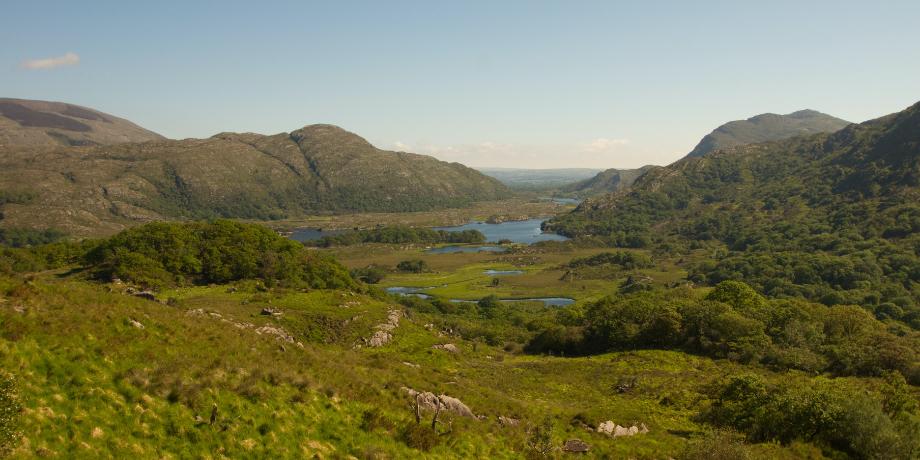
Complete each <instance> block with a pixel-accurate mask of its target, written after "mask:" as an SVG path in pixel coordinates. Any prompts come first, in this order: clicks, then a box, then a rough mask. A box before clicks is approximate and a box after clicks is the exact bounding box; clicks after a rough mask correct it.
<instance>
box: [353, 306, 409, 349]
mask: <svg viewBox="0 0 920 460" xmlns="http://www.w3.org/2000/svg"><path fill="white" fill-rule="evenodd" d="M402 316H403V312H402V310H400V309H398V308H391V309H389V310H387V321H386V322H385V323H381V324H378V325H376V326H374V329H378V331H377V332H374V335H372V336H371V338H370V339H364V341H365V343H367V346H368V347H371V348H375V347H382V346H384V345H386V344H388V343H390V340H393V336H392V335H391V334H390V332H391V331H393V329H396V328H397V327H398V326H399V318H401V317H402ZM355 318H358V317H357V316H356V317H355ZM354 348H361V346H360V345H357V346H355V347H354Z"/></svg>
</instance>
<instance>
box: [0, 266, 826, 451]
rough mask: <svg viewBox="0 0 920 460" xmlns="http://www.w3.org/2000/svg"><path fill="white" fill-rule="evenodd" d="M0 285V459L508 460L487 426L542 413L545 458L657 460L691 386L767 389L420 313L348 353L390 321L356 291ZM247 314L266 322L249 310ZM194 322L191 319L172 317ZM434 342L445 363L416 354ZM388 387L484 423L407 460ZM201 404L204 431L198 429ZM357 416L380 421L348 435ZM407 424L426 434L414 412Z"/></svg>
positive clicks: (509, 437)
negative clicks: (264, 329)
mask: <svg viewBox="0 0 920 460" xmlns="http://www.w3.org/2000/svg"><path fill="white" fill-rule="evenodd" d="M476 269H478V267H476ZM518 276H523V275H518ZM504 278H512V276H507V277H504ZM0 284H2V286H0V287H2V289H0V293H2V294H3V296H4V297H3V299H2V300H3V301H2V302H0V335H2V340H0V363H2V365H3V367H4V368H5V369H6V370H8V371H10V372H12V373H13V374H14V375H15V376H16V377H17V381H18V385H19V389H20V392H21V395H22V402H23V405H24V406H25V407H26V408H27V410H26V411H25V412H24V413H23V414H22V431H23V440H22V442H21V443H20V444H19V445H18V446H17V450H16V452H15V454H14V458H31V457H33V456H35V455H51V454H52V453H56V454H57V455H58V456H59V457H62V458H100V457H102V458H106V457H108V458H128V457H130V458H162V457H166V458H222V457H226V458H269V457H270V458H304V457H310V456H313V455H315V454H319V455H320V456H321V457H322V458H352V457H354V458H384V457H386V458H418V457H426V458H520V457H521V456H522V454H523V452H525V451H526V447H525V442H524V441H525V434H524V431H523V430H522V429H521V428H511V427H508V428H501V427H500V426H499V425H498V424H497V423H496V420H497V417H498V416H500V415H503V416H510V417H514V418H521V419H523V420H524V423H525V424H526V422H527V421H528V420H534V419H536V418H537V417H538V416H539V415H540V414H543V413H550V414H552V415H553V416H554V417H555V419H556V420H557V422H558V426H557V431H556V434H555V438H554V440H555V443H556V444H557V445H559V446H561V444H562V442H563V441H564V440H565V439H570V438H573V437H577V438H580V439H583V440H585V441H586V442H588V443H589V444H591V445H592V453H593V455H595V456H596V457H597V458H605V456H606V458H627V457H632V458H668V457H674V456H675V455H677V454H678V453H679V452H680V451H681V449H683V446H684V445H685V443H686V442H687V438H688V437H689V436H691V435H695V434H700V433H703V432H704V431H705V427H702V426H700V425H698V424H696V423H695V422H694V421H693V416H694V414H695V413H696V409H697V407H696V405H695V404H696V398H697V397H698V395H697V394H696V393H695V392H694V390H695V389H696V388H698V387H699V385H700V384H702V383H703V382H706V381H708V380H710V379H712V378H717V377H719V376H722V375H725V374H728V373H732V372H742V371H747V370H750V369H755V371H757V372H760V373H762V374H764V375H766V376H768V377H770V378H781V376H775V375H773V374H771V373H770V372H768V371H767V370H766V369H761V368H747V367H741V366H738V365H736V364H732V363H731V362H728V361H725V360H712V359H709V358H706V357H699V356H694V355H689V354H686V353H681V352H676V351H634V352H618V353H608V354H604V355H598V356H593V357H559V356H554V357H553V356H528V355H520V354H516V353H513V352H506V351H504V350H503V349H502V348H499V347H490V346H487V345H484V344H482V343H473V342H468V341H465V340H463V339H461V338H457V337H449V336H446V337H439V336H438V331H437V330H434V331H429V330H426V328H425V327H424V325H425V324H426V323H429V322H432V321H433V320H432V319H431V318H428V317H426V316H425V315H421V314H416V315H415V316H414V317H412V318H405V317H404V318H402V319H401V321H400V324H399V326H398V327H397V328H396V329H394V330H393V331H392V335H393V340H392V342H390V343H389V344H387V345H386V346H384V347H381V348H375V349H367V348H360V349H357V350H352V349H351V346H352V343H353V341H352V338H359V337H369V336H370V335H371V334H373V333H374V331H375V329H374V326H375V325H376V324H379V323H381V322H383V321H384V319H385V317H386V315H387V313H388V310H390V309H393V308H394V307H397V308H398V306H397V305H394V304H392V303H389V302H386V301H380V300H375V299H372V298H370V297H367V296H366V295H362V294H361V293H355V295H354V296H352V295H351V293H350V292H337V291H318V290H317V291H311V292H296V291H285V290H281V289H276V290H271V291H265V292H262V291H260V290H258V289H257V288H256V287H255V284H254V283H252V284H251V285H249V284H247V283H241V284H240V285H238V286H234V287H235V288H236V289H237V291H236V292H228V291H230V290H232V289H229V288H230V287H228V286H216V287H193V288H182V289H178V290H169V291H163V292H160V293H158V294H157V297H158V298H159V299H160V300H166V299H168V298H172V299H173V303H174V304H175V302H178V306H177V307H170V306H166V305H163V304H161V303H159V302H152V301H147V300H143V299H139V298H135V297H130V296H126V295H122V294H119V293H118V292H117V291H116V292H113V293H109V292H107V291H108V288H109V287H116V286H114V285H96V284H90V283H85V282H78V281H70V280H67V279H63V280H61V279H57V278H56V277H55V276H52V275H51V274H48V275H46V276H43V277H40V278H39V280H38V281H35V282H29V281H24V280H21V279H15V280H13V279H9V280H5V281H3V282H2V283H0ZM117 287H118V288H119V290H120V289H121V288H123V286H117ZM343 294H344V297H343ZM243 302H246V304H245V305H244V304H243ZM357 302H360V305H358V304H357ZM521 306H522V307H526V308H540V307H538V306H533V305H531V306H529V307H527V306H526V305H521ZM263 307H271V308H274V309H278V310H280V311H281V312H282V316H281V317H280V318H274V317H264V316H260V315H258V312H259V311H260V310H261V308H263ZM345 307H347V308H345ZM195 309H204V310H206V312H207V313H209V314H208V315H198V314H189V313H187V310H195ZM19 310H21V311H19ZM210 313H216V314H219V315H220V318H218V317H215V316H213V315H210ZM251 315H255V316H251ZM354 316H362V318H360V319H358V320H356V321H352V322H350V323H349V324H348V326H347V327H344V329H343V332H342V333H341V334H339V335H337V336H336V337H338V340H332V341H328V340H324V338H325V337H326V336H322V335H321V336H313V335H310V334H307V333H302V332H303V331H309V330H311V329H310V328H315V327H318V326H317V323H316V321H317V318H320V317H322V318H326V319H328V320H329V321H330V322H327V323H322V324H320V326H322V325H323V324H325V325H326V326H328V327H330V328H332V329H337V328H339V329H342V328H340V327H339V326H337V324H340V323H338V321H344V319H350V318H352V317H354ZM132 320H133V321H138V322H140V323H142V324H143V325H144V328H143V329H139V328H136V327H135V326H133V325H132V324H131V321H132ZM223 320H228V321H233V322H237V323H252V324H254V325H255V326H257V327H258V326H262V325H272V326H274V327H282V328H284V329H285V330H286V331H288V332H291V333H292V334H294V336H295V339H296V340H298V341H301V342H302V343H303V344H304V347H303V348H301V347H299V346H297V345H294V344H289V343H284V344H283V345H284V346H285V348H286V351H281V349H280V347H279V345H281V344H282V343H281V342H279V341H278V340H276V339H275V337H274V336H272V335H269V334H263V335H258V334H256V333H255V332H253V331H252V330H250V329H248V328H246V329H240V328H238V327H236V326H234V325H233V324H231V323H230V322H228V321H223ZM333 320H334V321H333ZM443 343H453V344H455V345H457V346H458V347H459V348H460V349H461V350H462V353H460V354H452V353H448V352H445V351H441V350H434V349H432V348H431V346H432V345H435V344H443ZM404 363H410V364H414V365H418V366H419V368H415V367H410V366H408V365H406V364H404ZM632 378H636V379H637V380H636V382H637V385H636V387H635V388H634V389H632V390H629V391H627V392H626V393H620V392H619V391H618V390H617V388H616V387H617V386H618V385H619V384H620V383H622V382H624V381H628V380H630V379H632ZM403 386H406V387H411V388H415V389H419V390H427V391H434V392H437V393H443V394H448V395H450V396H453V397H457V398H459V399H461V400H462V401H463V402H464V403H466V404H467V405H468V406H469V407H470V408H471V409H472V411H473V412H474V413H476V414H480V415H484V416H486V417H487V419H486V420H485V421H471V420H465V419H460V418H457V417H451V416H450V415H449V414H448V415H445V416H444V420H445V421H447V420H448V419H450V420H451V421H452V422H453V432H452V433H451V434H450V435H447V436H442V437H440V438H439V439H441V440H442V442H441V444H440V445H439V446H437V447H435V448H434V449H433V450H431V451H430V452H427V453H425V452H421V451H419V450H416V449H413V448H412V447H410V446H408V445H407V444H406V443H404V442H401V441H400V440H399V438H400V436H399V433H400V431H401V429H402V428H403V427H405V426H407V425H414V423H415V422H414V414H413V410H412V408H411V402H410V401H409V400H408V398H407V397H406V396H405V393H404V392H402V391H401V390H400V388H401V387H403ZM215 403H216V404H217V405H218V408H219V411H218V422H217V424H216V425H215V426H211V425H209V424H208V423H206V421H207V420H208V418H209V415H210V407H211V404H215ZM45 408H47V409H45ZM374 410H376V411H378V413H379V414H381V415H380V416H381V417H382V418H383V419H384V420H385V421H388V423H384V424H383V425H382V426H381V427H379V428H368V429H364V428H362V418H363V417H364V416H365V414H366V413H368V412H369V411H370V412H373V411H374ZM196 414H197V415H200V416H201V417H202V418H203V419H204V420H205V422H204V423H203V422H196V421H195V419H194V417H195V415H196ZM423 417H424V418H425V419H427V422H426V423H430V417H431V414H430V413H427V414H425V413H423ZM606 420H612V421H614V422H615V423H618V424H621V425H629V424H632V423H645V424H646V425H647V426H648V427H649V429H650V430H651V432H650V433H649V434H647V435H637V436H634V437H631V438H619V439H613V438H611V437H609V436H606V435H602V434H598V433H596V432H594V431H589V430H588V429H587V428H586V427H585V426H584V424H583V423H588V424H590V425H595V426H596V424H597V423H599V422H602V421H606ZM763 448H764V449H770V452H771V455H772V456H773V457H774V458H795V455H793V450H791V448H790V449H787V448H778V447H774V446H767V447H763ZM798 448H799V449H800V450H801V449H806V451H807V452H808V453H809V455H811V454H813V453H814V452H815V451H814V449H813V448H809V447H802V446H799V447H798ZM814 458H820V457H814Z"/></svg>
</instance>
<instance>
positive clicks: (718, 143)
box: [686, 110, 850, 158]
mask: <svg viewBox="0 0 920 460" xmlns="http://www.w3.org/2000/svg"><path fill="white" fill-rule="evenodd" d="M849 124H850V122H848V121H845V120H841V119H839V118H835V117H832V116H830V115H826V114H823V113H821V112H816V111H814V110H800V111H798V112H793V113H790V114H788V115H776V114H774V113H764V114H761V115H757V116H756V117H751V118H748V119H747V120H737V121H731V122H728V123H725V124H724V125H722V126H719V127H718V128H716V129H715V130H713V131H712V132H711V133H709V134H707V135H706V137H704V138H703V140H701V141H700V143H699V144H697V145H696V147H695V148H694V149H693V151H691V152H690V153H689V154H687V156H686V158H691V157H698V156H701V155H705V154H707V153H709V152H712V151H714V150H721V149H727V148H730V147H737V146H739V145H745V144H756V143H758V142H766V141H778V140H782V139H788V138H790V137H793V136H798V135H802V134H815V133H824V132H827V133H831V132H834V131H837V130H840V129H843V128H844V127H845V126H847V125H849Z"/></svg>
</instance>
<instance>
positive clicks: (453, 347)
mask: <svg viewBox="0 0 920 460" xmlns="http://www.w3.org/2000/svg"><path fill="white" fill-rule="evenodd" d="M431 348H434V349H435V350H444V351H449V352H451V353H460V349H459V348H457V346H456V345H454V344H452V343H446V344H444V345H432V346H431Z"/></svg>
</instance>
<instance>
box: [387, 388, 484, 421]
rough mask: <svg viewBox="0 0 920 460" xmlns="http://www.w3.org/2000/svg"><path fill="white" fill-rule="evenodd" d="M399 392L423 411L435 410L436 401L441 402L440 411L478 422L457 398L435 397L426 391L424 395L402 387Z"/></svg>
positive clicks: (436, 406)
mask: <svg viewBox="0 0 920 460" xmlns="http://www.w3.org/2000/svg"><path fill="white" fill-rule="evenodd" d="M400 389H401V390H403V391H405V392H406V393H409V396H410V397H411V398H413V399H416V400H417V401H418V404H419V407H420V408H421V409H424V410H432V411H433V410H437V408H438V400H439V399H440V400H441V410H445V409H446V410H448V411H450V412H453V413H455V414H457V415H459V416H461V417H466V418H471V419H474V420H479V417H477V416H476V415H474V414H473V411H471V410H470V408H469V407H466V404H463V403H462V402H460V400H459V399H457V398H451V397H450V396H447V395H441V396H435V395H434V393H432V392H430V391H426V392H424V393H421V392H418V391H415V390H413V389H411V388H407V387H402V388H400Z"/></svg>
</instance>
